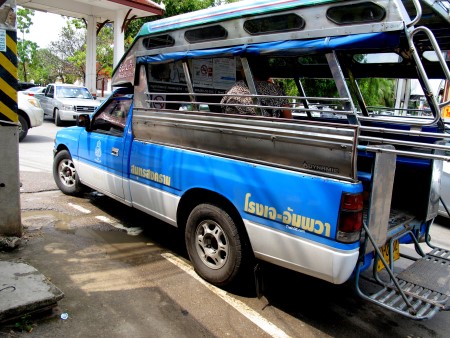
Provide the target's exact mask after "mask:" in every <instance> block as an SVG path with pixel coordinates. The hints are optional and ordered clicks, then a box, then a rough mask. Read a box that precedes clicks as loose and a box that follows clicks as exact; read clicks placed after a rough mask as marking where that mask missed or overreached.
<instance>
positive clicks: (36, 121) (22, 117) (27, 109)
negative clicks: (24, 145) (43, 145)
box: [17, 92, 44, 141]
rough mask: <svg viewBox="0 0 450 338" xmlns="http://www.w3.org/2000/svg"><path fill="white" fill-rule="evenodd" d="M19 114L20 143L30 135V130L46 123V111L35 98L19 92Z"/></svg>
mask: <svg viewBox="0 0 450 338" xmlns="http://www.w3.org/2000/svg"><path fill="white" fill-rule="evenodd" d="M17 114H18V115H19V141H22V140H23V139H24V138H25V136H27V134H28V129H30V128H33V127H37V126H40V125H41V124H42V122H43V121H44V111H43V110H42V108H41V106H40V104H39V101H38V100H36V98H34V97H33V96H29V95H26V94H24V93H22V92H17Z"/></svg>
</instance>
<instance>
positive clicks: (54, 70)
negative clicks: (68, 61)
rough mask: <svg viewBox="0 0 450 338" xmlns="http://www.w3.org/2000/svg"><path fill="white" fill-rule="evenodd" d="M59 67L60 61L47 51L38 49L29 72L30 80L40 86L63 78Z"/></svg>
mask: <svg viewBox="0 0 450 338" xmlns="http://www.w3.org/2000/svg"><path fill="white" fill-rule="evenodd" d="M61 65H62V62H61V60H60V59H59V58H58V57H57V56H56V55H54V54H53V53H52V52H51V51H50V50H49V49H46V48H41V49H38V50H37V51H36V56H35V62H34V63H33V64H32V67H30V70H29V73H30V78H31V79H34V81H35V83H39V84H41V85H46V84H48V83H52V82H55V81H56V80H57V79H58V78H62V77H63V76H64V73H63V71H62V68H61Z"/></svg>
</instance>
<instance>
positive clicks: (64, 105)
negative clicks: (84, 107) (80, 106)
mask: <svg viewBox="0 0 450 338" xmlns="http://www.w3.org/2000/svg"><path fill="white" fill-rule="evenodd" d="M62 107H63V109H64V110H75V107H74V106H73V105H71V104H63V106H62Z"/></svg>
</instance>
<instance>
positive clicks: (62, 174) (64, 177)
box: [58, 159, 76, 187]
mask: <svg viewBox="0 0 450 338" xmlns="http://www.w3.org/2000/svg"><path fill="white" fill-rule="evenodd" d="M58 173H59V179H60V180H61V182H62V183H63V184H64V185H65V186H66V187H73V186H74V185H75V183H76V170H75V165H74V164H73V162H72V160H70V159H65V160H62V161H61V162H60V163H59V166H58Z"/></svg>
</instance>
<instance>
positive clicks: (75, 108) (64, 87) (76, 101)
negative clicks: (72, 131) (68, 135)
mask: <svg viewBox="0 0 450 338" xmlns="http://www.w3.org/2000/svg"><path fill="white" fill-rule="evenodd" d="M35 97H36V98H38V99H39V102H40V104H41V106H42V109H44V116H45V117H50V118H53V119H54V120H55V125H57V126H61V125H62V122H63V121H75V120H76V117H77V115H80V114H86V113H92V112H93V111H94V110H95V108H97V107H98V105H99V104H100V101H97V100H96V99H95V98H94V97H93V96H92V95H91V93H90V92H89V90H88V89H87V88H86V87H82V86H75V85H68V84H55V83H52V84H49V85H48V86H47V87H46V89H45V91H44V93H43V94H36V95H35Z"/></svg>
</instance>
